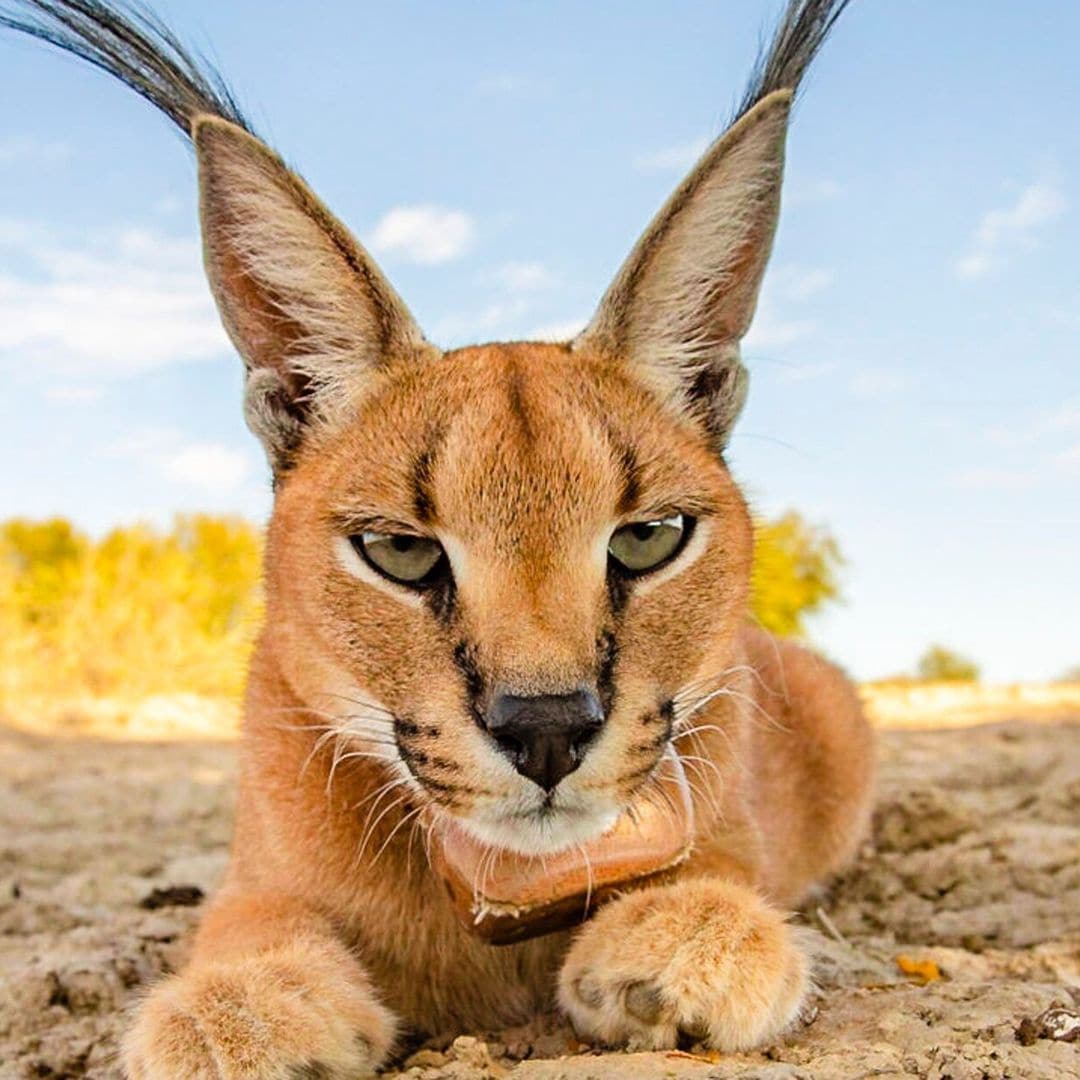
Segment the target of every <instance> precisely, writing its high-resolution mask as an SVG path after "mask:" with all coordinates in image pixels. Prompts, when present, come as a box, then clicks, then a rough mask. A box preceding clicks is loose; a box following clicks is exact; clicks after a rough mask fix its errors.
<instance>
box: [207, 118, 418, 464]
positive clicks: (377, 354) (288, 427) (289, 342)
mask: <svg viewBox="0 0 1080 1080" xmlns="http://www.w3.org/2000/svg"><path fill="white" fill-rule="evenodd" d="M192 139H193V141H194V143H195V149H196V153H197V156H198V163H199V194H200V207H201V217H202V234H203V253H204V259H205V263H206V271H207V275H208V277H209V279H210V287H211V290H212V291H213V294H214V299H215V300H216V301H217V305H218V309H219V310H220V312H221V317H222V321H223V322H224V324H225V329H226V330H227V331H228V333H229V337H230V338H232V341H233V344H234V345H235V346H236V348H237V350H238V351H239V352H240V355H241V356H242V357H243V360H244V366H245V368H246V369H247V384H246V391H245V415H246V417H247V421H248V425H249V426H250V427H251V429H252V430H253V431H254V432H255V434H256V435H258V436H259V438H260V439H261V440H262V442H263V445H264V446H265V447H266V452H267V455H268V457H269V458H270V462H271V465H272V466H273V468H274V471H275V472H276V473H280V472H282V471H284V470H286V469H287V468H288V467H289V465H290V464H291V462H292V461H293V459H294V457H295V454H296V451H297V449H298V448H299V446H300V444H301V442H302V440H303V439H304V437H305V435H306V433H307V432H308V430H309V429H310V428H311V427H312V426H313V425H325V424H328V423H333V422H334V421H335V419H337V418H338V417H339V416H340V415H341V414H342V413H343V411H344V410H345V409H346V408H347V407H348V405H349V404H350V403H351V402H352V401H354V400H355V399H356V397H357V395H358V394H359V393H361V392H362V391H363V388H364V386H365V384H366V382H368V381H369V380H370V379H371V378H373V377H374V375H375V373H376V372H377V371H378V369H379V368H381V367H384V366H385V365H386V364H387V363H389V362H390V361H392V360H397V359H402V358H408V357H417V358H419V357H421V356H424V355H427V354H433V353H434V352H435V350H434V349H433V347H432V346H430V345H429V344H428V343H427V342H426V341H425V340H424V337H423V335H422V334H421V332H420V330H419V329H418V327H417V326H416V324H415V322H414V321H413V318H412V316H411V315H410V314H409V311H408V308H406V306H405V304H404V303H403V302H402V300H401V298H400V297H399V296H398V295H397V293H396V292H394V290H393V288H392V287H391V286H390V284H389V282H387V280H386V279H385V278H384V277H383V275H382V274H381V273H380V271H379V269H378V267H377V266H376V265H375V263H374V262H373V261H372V259H371V258H370V256H369V255H368V254H367V252H366V251H364V249H363V248H362V247H361V246H360V244H359V243H358V242H357V241H356V240H355V239H354V238H353V237H352V236H351V235H350V233H349V232H348V230H346V229H345V227H344V226H343V225H342V224H341V223H340V222H339V221H337V219H336V218H334V217H333V216H332V215H331V214H330V212H329V211H328V210H327V209H326V207H325V206H323V204H322V203H321V202H320V201H319V199H318V198H317V197H316V196H315V195H314V194H313V193H312V191H311V190H310V188H308V186H307V185H306V184H305V183H304V181H303V180H301V179H300V177H298V176H297V175H296V174H295V173H294V172H292V171H291V170H290V169H288V168H287V167H286V166H285V164H284V163H283V162H282V160H281V159H280V158H279V157H278V156H277V154H275V153H274V152H273V151H272V150H270V149H269V148H268V147H267V146H266V145H265V144H264V143H262V142H260V141H259V140H258V139H256V138H255V137H254V136H252V135H250V134H248V132H246V131H244V130H243V129H242V128H240V127H237V126H236V125H235V124H232V123H229V122H228V121H226V120H221V119H218V118H217V117H210V116H199V117H196V119H195V121H194V123H193V125H192Z"/></svg>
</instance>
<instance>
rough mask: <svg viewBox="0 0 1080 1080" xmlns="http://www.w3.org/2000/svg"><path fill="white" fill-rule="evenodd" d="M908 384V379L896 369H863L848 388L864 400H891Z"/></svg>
mask: <svg viewBox="0 0 1080 1080" xmlns="http://www.w3.org/2000/svg"><path fill="white" fill-rule="evenodd" d="M905 386H907V379H906V378H905V377H904V376H903V375H900V374H898V373H897V372H895V371H861V372H859V374H858V375H856V376H855V377H854V378H853V379H852V380H851V382H850V383H849V384H848V389H849V390H850V391H851V393H852V394H853V395H854V396H855V397H857V398H862V399H863V400H864V401H889V400H890V399H892V398H894V397H896V395H897V394H898V393H899V392H900V391H901V390H903V389H904V387H905Z"/></svg>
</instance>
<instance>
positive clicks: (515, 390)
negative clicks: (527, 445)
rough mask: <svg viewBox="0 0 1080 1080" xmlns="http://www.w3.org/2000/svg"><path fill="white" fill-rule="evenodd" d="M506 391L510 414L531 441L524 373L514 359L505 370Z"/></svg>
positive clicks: (531, 432) (522, 432)
mask: <svg viewBox="0 0 1080 1080" xmlns="http://www.w3.org/2000/svg"><path fill="white" fill-rule="evenodd" d="M506 393H507V396H508V397H509V400H510V415H511V416H512V417H513V418H514V419H515V420H516V421H517V424H518V427H520V428H521V434H522V435H524V436H525V438H526V440H529V441H531V440H532V437H533V430H532V421H531V420H530V418H529V409H528V405H527V404H526V402H525V375H524V373H523V372H522V370H521V368H520V367H519V366H518V364H517V363H516V362H514V361H511V362H510V364H509V367H508V369H507V372H506Z"/></svg>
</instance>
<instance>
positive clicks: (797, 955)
mask: <svg viewBox="0 0 1080 1080" xmlns="http://www.w3.org/2000/svg"><path fill="white" fill-rule="evenodd" d="M809 971H810V962H809V958H808V955H807V953H806V951H804V949H803V948H802V947H800V945H799V943H798V942H797V941H796V934H795V933H794V932H793V931H792V929H791V927H789V926H788V925H787V923H786V922H785V921H784V918H783V916H781V915H780V914H779V913H778V912H776V911H774V910H773V909H772V908H770V907H769V906H768V905H767V904H766V903H765V901H764V900H762V899H761V898H760V897H759V896H757V894H755V893H753V892H751V891H750V890H749V889H746V888H744V887H743V886H741V885H736V884H734V883H731V882H726V881H719V880H702V881H690V882H685V883H682V884H678V883H676V884H674V885H667V886H662V887H660V888H654V889H648V890H645V891H642V892H638V893H631V894H629V895H628V896H624V897H622V898H621V899H619V900H616V901H614V902H613V903H611V904H609V905H608V906H607V907H606V908H603V909H602V910H601V911H600V912H599V913H598V914H597V915H596V917H595V918H594V919H593V920H592V921H591V922H590V923H588V924H587V925H586V926H585V928H584V930H583V931H582V932H581V934H580V935H579V936H578V938H577V940H576V941H575V942H574V945H573V947H572V948H571V949H570V952H569V954H568V955H567V958H566V961H565V963H564V964H563V969H562V973H561V975H560V976H559V1001H560V1004H561V1005H562V1007H563V1009H565V1011H566V1012H567V1014H568V1015H569V1017H570V1019H571V1021H572V1022H573V1025H574V1028H575V1030H576V1031H577V1032H578V1034H579V1035H580V1036H582V1037H583V1038H585V1039H588V1040H591V1041H594V1042H599V1043H602V1044H604V1045H608V1046H628V1047H630V1048H631V1049H650V1050H662V1049H671V1048H674V1047H675V1046H677V1045H678V1043H679V1040H680V1038H686V1039H691V1040H693V1041H695V1042H704V1043H705V1044H706V1045H708V1046H710V1047H712V1048H713V1049H716V1050H728V1051H737V1050H749V1049H752V1048H753V1047H755V1046H759V1045H760V1044H761V1043H763V1042H765V1041H766V1040H768V1039H770V1038H772V1037H774V1036H775V1035H777V1034H779V1033H780V1032H781V1031H783V1030H784V1028H786V1027H787V1026H788V1025H789V1024H790V1023H791V1022H792V1021H793V1020H794V1019H795V1017H796V1016H797V1015H798V1013H799V1008H800V1006H801V1004H802V1001H803V998H804V997H805V995H806V992H807V989H808V986H809V981H810V980H809Z"/></svg>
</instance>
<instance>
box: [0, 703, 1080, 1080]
mask: <svg viewBox="0 0 1080 1080" xmlns="http://www.w3.org/2000/svg"><path fill="white" fill-rule="evenodd" d="M881 743H882V756H883V762H884V765H883V777H882V783H881V791H880V799H879V809H878V812H877V815H876V820H875V827H874V836H873V840H872V842H870V843H868V844H867V845H866V848H865V850H864V851H863V852H862V854H861V856H860V858H859V860H858V863H857V865H856V866H855V867H854V868H852V870H850V871H849V872H848V873H847V874H845V875H844V877H843V878H842V879H841V880H839V881H837V882H835V883H833V885H832V886H831V887H830V888H829V889H828V891H827V892H825V893H823V894H822V895H821V896H820V897H819V898H818V899H817V900H816V901H815V902H814V903H812V904H811V905H810V906H809V907H808V908H807V910H806V911H805V912H803V913H802V915H801V916H800V919H801V920H802V921H803V922H805V923H807V924H808V925H810V926H813V927H815V928H816V929H817V930H818V931H820V933H821V942H822V946H821V957H820V960H819V963H818V983H819V991H818V993H817V995H816V999H815V1002H814V1008H813V1009H811V1010H810V1011H809V1012H808V1013H807V1014H806V1016H805V1018H804V1022H803V1023H801V1024H800V1025H799V1027H798V1028H797V1029H796V1030H794V1031H792V1032H791V1033H790V1034H789V1035H788V1036H787V1037H785V1038H784V1039H783V1040H782V1041H780V1042H778V1043H777V1044H776V1045H773V1046H769V1047H767V1048H765V1049H764V1050H763V1051H762V1052H760V1053H755V1054H744V1055H734V1056H730V1055H729V1056H724V1057H721V1056H718V1055H712V1054H708V1053H700V1052H694V1051H691V1052H678V1053H670V1054H598V1053H595V1052H593V1051H591V1050H590V1049H589V1048H588V1047H584V1046H581V1045H579V1044H578V1043H577V1042H576V1041H575V1039H574V1037H573V1033H572V1032H571V1031H569V1029H567V1028H565V1027H563V1026H561V1025H560V1024H559V1022H558V1021H557V1019H555V1018H546V1019H544V1020H542V1021H538V1023H537V1024H536V1025H535V1026H534V1027H533V1028H531V1029H527V1030H520V1031H512V1032H498V1033H483V1032H471V1033H465V1034H459V1037H458V1038H456V1039H455V1040H453V1041H451V1038H449V1037H448V1038H447V1039H446V1040H445V1041H443V1042H442V1043H439V1044H437V1045H435V1046H430V1047H428V1048H425V1049H421V1050H419V1051H418V1052H414V1053H413V1054H412V1056H411V1057H409V1058H407V1059H406V1060H404V1061H403V1062H398V1064H397V1068H398V1069H399V1070H400V1073H393V1074H392V1075H394V1076H398V1075H407V1076H410V1077H417V1078H421V1080H440V1078H447V1080H449V1078H460V1080H480V1078H482V1077H504V1076H507V1075H508V1074H509V1073H511V1072H513V1075H514V1076H515V1077H517V1078H520V1080H557V1078H559V1080H561V1078H565V1080H586V1078H591V1077H617V1078H625V1080H630V1078H638V1077H673V1078H676V1080H682V1078H693V1080H714V1078H715V1080H722V1078H728V1077H743V1078H751V1077H753V1078H761V1080H807V1078H821V1080H831V1078H836V1080H852V1078H856V1077H869V1076H874V1077H900V1076H919V1077H929V1078H933V1080H945V1078H951V1080H974V1078H981V1077H987V1078H1004V1077H1037V1078H1058V1077H1061V1078H1069V1077H1078V1078H1080V1040H1077V1038H1076V1036H1077V1034H1080V1019H1077V1020H1074V1019H1072V1017H1075V1016H1076V1014H1077V1013H1078V1012H1080V715H1076V716H1074V717H1073V718H1072V719H1071V720H1069V719H1060V718H1058V719H1054V720H1044V721H1043V722H1038V723H1035V722H1023V721H1019V720H1012V721H1009V722H1005V723H996V724H987V725H982V726H971V727H966V728H960V729H953V730H913V729H904V730H900V729H897V730H888V731H884V732H883V733H882V737H881ZM232 771H233V747H232V745H231V743H229V742H227V741H198V742H194V741H191V742H178V741H157V742H142V743H140V742H125V741H122V740H113V741H102V740H92V739H86V738H71V737H69V738H57V737H42V736H40V735H34V734H28V733H25V732H16V731H15V730H13V729H10V728H0V1078H4V1080H8V1078H61V1077H72V1078H74V1077H94V1078H115V1077H119V1076H120V1072H119V1069H118V1068H117V1066H116V1064H115V1062H114V1051H115V1046H116V1038H117V1033H118V1031H119V1030H120V1029H121V1027H122V1025H123V1023H124V1010H125V1008H126V1007H127V1006H128V1005H130V1003H131V1002H132V1000H133V999H134V997H135V996H136V995H137V994H138V992H139V990H140V988H141V987H142V986H144V985H145V984H146V983H147V982H149V981H151V980H152V979H154V978H155V977H156V976H158V975H159V974H160V973H161V972H162V971H166V970H168V969H169V968H170V966H171V965H172V964H174V963H176V962H177V960H178V959H179V957H180V956H181V955H182V950H183V938H184V935H185V933H186V931H188V930H189V929H190V927H191V926H192V925H193V923H194V920H195V919H196V917H197V915H198V906H197V903H196V904H194V905H193V906H185V902H186V903H187V904H191V902H192V901H196V900H197V898H198V892H197V890H195V889H191V888H180V887H189V886H196V887H197V888H198V889H201V890H203V891H209V890H210V889H212V888H213V886H214V883H215V881H216V880H217V879H218V877H219V875H220V873H221V871H222V868H223V866H224V861H225V846H226V843H227V840H228V835H229V817H230V799H231V784H230V781H231V775H232ZM154 890H166V891H165V892H164V893H162V892H158V893H155V892H154ZM170 890H171V891H170ZM905 968H906V969H907V970H906V971H905V970H903V969H905ZM926 979H929V981H925V980H926ZM1053 1009H1057V1010H1059V1011H1057V1012H1053V1011H1052V1012H1050V1013H1049V1014H1047V1010H1053ZM1044 1014H1046V1015H1044ZM178 1080H181V1078H178Z"/></svg>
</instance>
